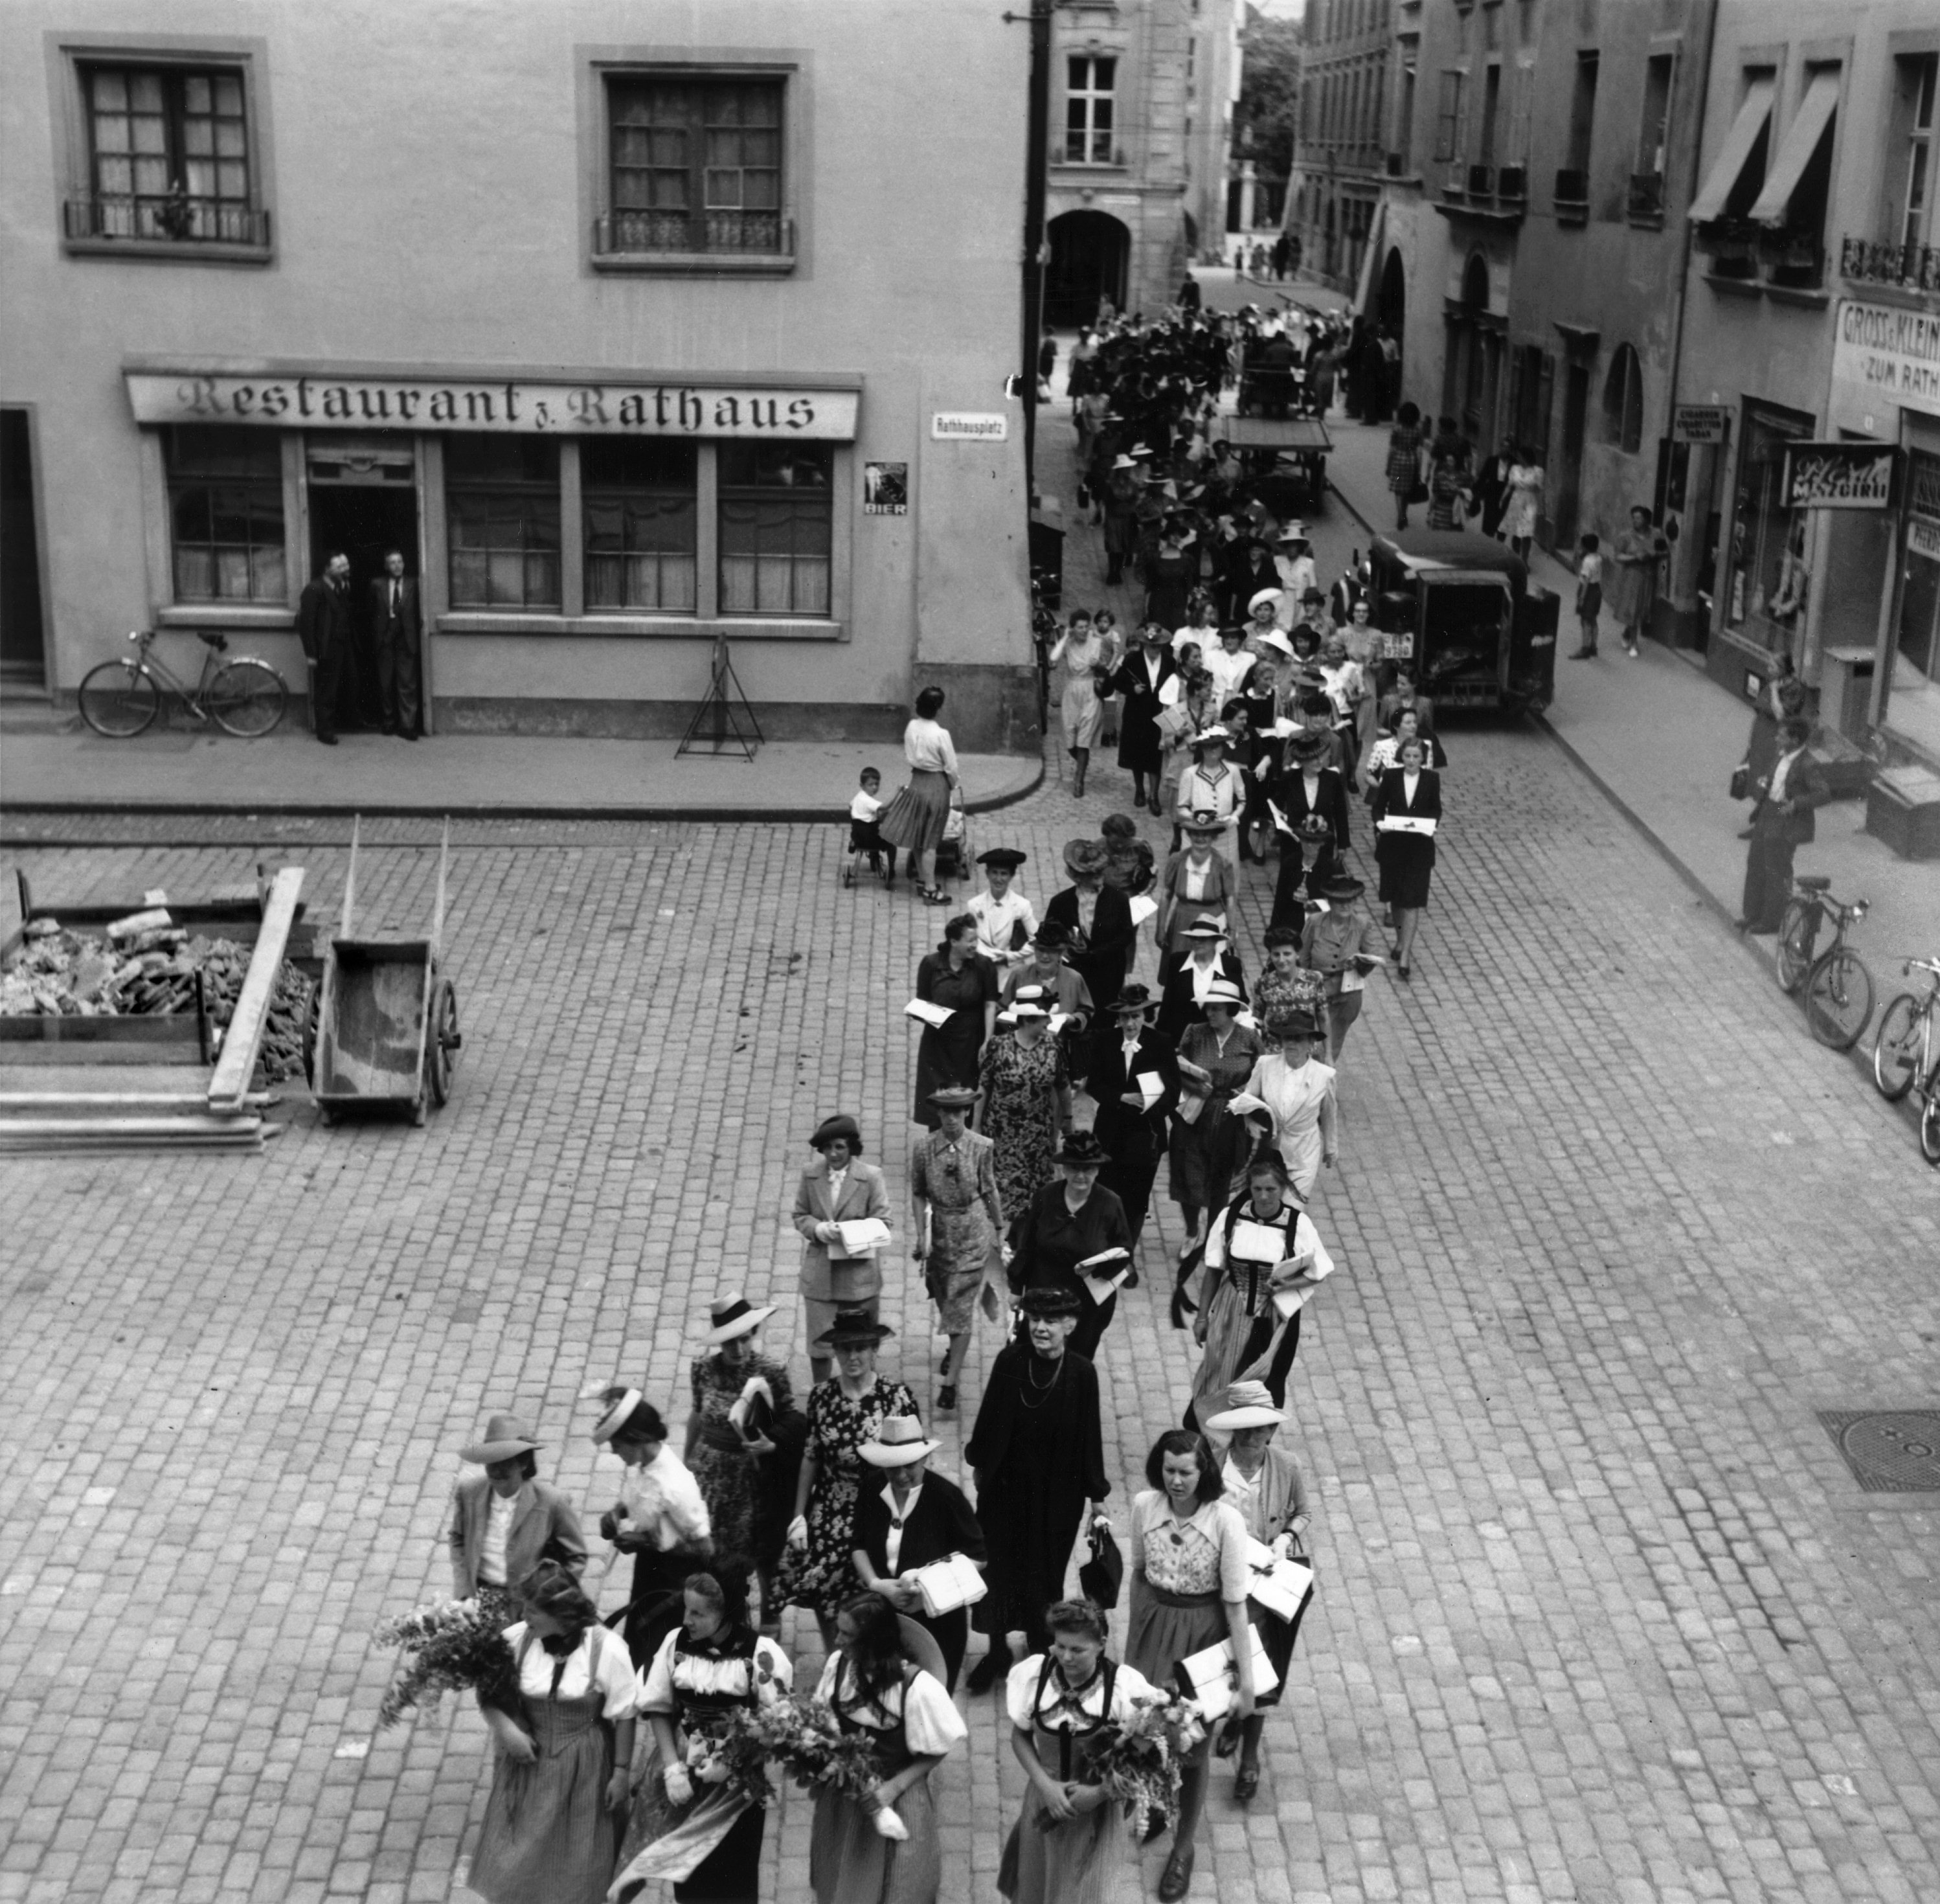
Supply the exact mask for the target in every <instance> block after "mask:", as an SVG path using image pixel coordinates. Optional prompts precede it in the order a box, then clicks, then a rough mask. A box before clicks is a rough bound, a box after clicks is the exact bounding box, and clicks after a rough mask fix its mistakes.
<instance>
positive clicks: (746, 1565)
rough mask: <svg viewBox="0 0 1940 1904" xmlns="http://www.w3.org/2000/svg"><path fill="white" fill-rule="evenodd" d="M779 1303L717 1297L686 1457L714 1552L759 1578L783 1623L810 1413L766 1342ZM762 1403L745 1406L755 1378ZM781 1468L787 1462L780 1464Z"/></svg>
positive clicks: (766, 1610) (701, 1358) (700, 1358)
mask: <svg viewBox="0 0 1940 1904" xmlns="http://www.w3.org/2000/svg"><path fill="white" fill-rule="evenodd" d="M774 1313H775V1311H774V1305H773V1304H772V1303H770V1304H764V1305H763V1306H762V1307H760V1308H755V1307H752V1306H751V1305H750V1304H749V1301H748V1299H747V1298H746V1296H744V1295H741V1294H740V1292H738V1291H737V1292H735V1293H734V1294H733V1295H727V1296H723V1297H722V1298H721V1299H720V1300H719V1301H716V1302H712V1303H710V1304H709V1305H708V1316H709V1320H710V1321H711V1322H712V1324H713V1327H712V1329H709V1331H708V1333H707V1336H706V1350H705V1352H704V1353H702V1354H700V1355H697V1356H695V1357H694V1371H693V1375H694V1410H693V1412H692V1413H691V1414H689V1415H688V1417H687V1454H686V1460H687V1466H688V1472H690V1473H691V1474H692V1475H693V1476H694V1479H695V1481H697V1482H698V1483H699V1484H700V1494H701V1498H702V1499H703V1500H705V1501H706V1503H707V1513H708V1518H709V1520H710V1521H712V1523H713V1527H714V1560H715V1563H716V1564H718V1565H720V1566H722V1567H727V1568H728V1569H730V1570H731V1571H733V1572H735V1573H741V1574H744V1575H746V1576H748V1577H749V1578H750V1579H753V1578H755V1577H758V1578H759V1579H760V1580H761V1618H762V1620H763V1622H764V1623H765V1624H767V1625H773V1623H774V1617H775V1615H776V1613H777V1612H778V1610H779V1602H778V1601H776V1599H775V1597H774V1569H775V1562H776V1560H777V1559H778V1558H779V1557H780V1554H781V1545H782V1530H783V1527H784V1525H785V1523H784V1521H783V1520H782V1510H783V1509H785V1506H786V1505H787V1503H788V1500H789V1494H787V1493H786V1492H785V1491H778V1489H779V1488H780V1487H782V1484H784V1483H785V1482H787V1481H792V1479H793V1478H794V1476H793V1472H792V1467H793V1464H794V1463H795V1462H798V1461H799V1460H800V1459H801V1431H802V1417H801V1413H800V1411H798V1409H797V1408H796V1407H795V1390H793V1389H792V1387H790V1386H789V1375H788V1369H787V1368H786V1366H785V1365H784V1364H783V1363H782V1362H777V1361H776V1359H775V1358H774V1357H773V1356H771V1355H764V1354H763V1353H761V1325H762V1323H764V1322H766V1321H767V1319H768V1318H769V1317H770V1316H772V1315H773V1314H774ZM751 1383H759V1384H765V1385H766V1388H767V1393H766V1395H765V1396H764V1395H762V1394H761V1390H760V1389H759V1388H755V1390H753V1391H752V1393H753V1394H754V1395H755V1397H757V1398H758V1402H759V1404H760V1405H758V1406H756V1407H755V1408H752V1410H751V1409H750V1408H748V1407H746V1406H742V1407H740V1408H738V1411H737V1405H738V1404H740V1403H741V1402H742V1398H743V1396H746V1395H748V1394H749V1393H750V1390H749V1384H751ZM777 1469H786V1470H788V1472H785V1473H783V1474H779V1475H778V1473H777Z"/></svg>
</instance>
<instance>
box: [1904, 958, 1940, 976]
mask: <svg viewBox="0 0 1940 1904" xmlns="http://www.w3.org/2000/svg"><path fill="white" fill-rule="evenodd" d="M1900 971H1901V972H1902V975H1905V977H1907V978H1911V976H1912V975H1914V973H1915V972H1930V973H1932V975H1933V976H1934V977H1935V978H1940V959H1908V960H1907V961H1906V963H1905V964H1904V965H1903V966H1901V967H1900Z"/></svg>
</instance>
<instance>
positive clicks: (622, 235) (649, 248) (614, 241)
mask: <svg viewBox="0 0 1940 1904" xmlns="http://www.w3.org/2000/svg"><path fill="white" fill-rule="evenodd" d="M593 252H594V253H595V255H596V256H599V257H601V258H615V257H621V258H647V257H652V256H654V255H656V254H666V255H679V256H682V257H687V258H691V257H696V256H700V255H706V254H709V253H718V255H721V256H724V257H733V258H792V257H793V256H794V255H795V221H794V220H793V219H792V218H787V217H785V216H784V215H782V213H780V212H638V211H621V212H609V213H607V214H606V215H605V216H604V217H602V218H596V219H595V220H594V221H593Z"/></svg>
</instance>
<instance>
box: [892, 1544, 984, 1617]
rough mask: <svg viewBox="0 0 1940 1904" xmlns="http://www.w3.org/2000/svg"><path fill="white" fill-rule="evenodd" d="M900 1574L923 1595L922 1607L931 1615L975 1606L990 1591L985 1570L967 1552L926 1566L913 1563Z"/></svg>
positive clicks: (952, 1555) (948, 1556)
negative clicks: (985, 1577)
mask: <svg viewBox="0 0 1940 1904" xmlns="http://www.w3.org/2000/svg"><path fill="white" fill-rule="evenodd" d="M901 1578H902V1579H905V1580H907V1581H908V1582H910V1584H911V1585H912V1586H914V1588H916V1590H917V1592H918V1593H920V1594H922V1595H923V1612H924V1613H925V1614H926V1615H927V1616H929V1618H930V1619H935V1617H936V1616H937V1615H938V1613H954V1612H955V1611H956V1609H957V1608H958V1607H959V1606H975V1604H976V1603H977V1602H978V1600H981V1599H982V1598H983V1597H984V1595H985V1594H987V1593H988V1592H989V1591H990V1588H989V1587H988V1586H987V1585H985V1584H984V1570H983V1569H982V1568H981V1567H979V1566H978V1564H977V1563H976V1562H975V1561H973V1560H972V1559H971V1558H970V1557H969V1555H967V1554H951V1555H947V1557H946V1558H944V1559H942V1560H940V1561H931V1562H930V1564H929V1565H928V1566H927V1567H912V1568H911V1570H910V1571H909V1572H908V1573H905V1574H904V1575H902V1576H901Z"/></svg>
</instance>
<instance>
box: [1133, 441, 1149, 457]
mask: <svg viewBox="0 0 1940 1904" xmlns="http://www.w3.org/2000/svg"><path fill="white" fill-rule="evenodd" d="M1131 453H1132V454H1133V456H1150V455H1151V451H1150V450H1148V449H1147V448H1146V447H1145V445H1144V444H1142V443H1134V444H1133V445H1132V447H1131Z"/></svg>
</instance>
